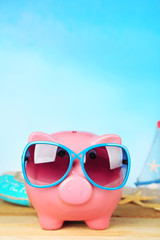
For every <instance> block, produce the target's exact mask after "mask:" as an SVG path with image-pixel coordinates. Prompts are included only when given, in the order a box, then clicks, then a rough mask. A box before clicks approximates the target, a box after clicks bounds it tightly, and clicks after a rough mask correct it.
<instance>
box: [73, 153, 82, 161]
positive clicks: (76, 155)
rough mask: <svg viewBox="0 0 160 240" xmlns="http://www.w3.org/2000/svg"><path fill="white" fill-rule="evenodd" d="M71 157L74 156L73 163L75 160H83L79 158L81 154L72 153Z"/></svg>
mask: <svg viewBox="0 0 160 240" xmlns="http://www.w3.org/2000/svg"><path fill="white" fill-rule="evenodd" d="M71 155H72V161H74V160H75V159H79V160H81V157H80V156H79V154H76V153H72V154H71Z"/></svg>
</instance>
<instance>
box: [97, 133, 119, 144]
mask: <svg viewBox="0 0 160 240" xmlns="http://www.w3.org/2000/svg"><path fill="white" fill-rule="evenodd" d="M100 143H117V144H121V138H120V136H118V135H115V134H105V135H102V136H98V137H96V138H95V139H94V141H93V144H100Z"/></svg>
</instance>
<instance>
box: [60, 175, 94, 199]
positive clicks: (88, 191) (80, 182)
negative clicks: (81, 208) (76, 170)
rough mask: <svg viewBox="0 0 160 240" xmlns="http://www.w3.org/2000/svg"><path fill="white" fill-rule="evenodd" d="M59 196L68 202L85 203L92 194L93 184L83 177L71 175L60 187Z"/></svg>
mask: <svg viewBox="0 0 160 240" xmlns="http://www.w3.org/2000/svg"><path fill="white" fill-rule="evenodd" d="M58 192H59V197H60V198H61V200H63V201H64V202H65V203H68V204H83V203H85V202H87V201H88V200H89V199H90V198H91V196H92V186H91V184H90V183H89V182H88V181H87V180H86V179H85V178H83V177H69V178H67V179H66V180H65V181H64V182H62V183H61V184H60V186H59V189H58Z"/></svg>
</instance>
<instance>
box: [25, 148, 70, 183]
mask: <svg viewBox="0 0 160 240" xmlns="http://www.w3.org/2000/svg"><path fill="white" fill-rule="evenodd" d="M69 163H70V157H69V153H68V152H67V151H66V150H65V149H64V148H60V147H57V146H55V145H50V144H34V145H31V146H30V147H29V148H28V149H27V151H26V155H25V172H26V176H27V178H28V180H29V181H30V182H31V183H32V184H35V185H40V186H42V185H43V186H45V185H49V184H52V183H55V182H57V181H58V180H60V179H61V178H62V177H63V176H64V174H65V173H66V172H67V170H68V167H69Z"/></svg>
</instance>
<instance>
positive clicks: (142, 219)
mask: <svg viewBox="0 0 160 240" xmlns="http://www.w3.org/2000/svg"><path fill="white" fill-rule="evenodd" d="M142 238H143V239H148V240H150V239H157V240H158V239H159V240H160V211H156V210H153V209H147V208H142V207H139V206H136V205H134V204H126V205H120V206H118V207H117V209H116V211H115V212H114V214H113V216H112V218H111V222H110V226H109V228H108V229H106V230H91V229H89V228H88V227H87V226H86V225H85V223H84V222H65V223H64V225H63V227H62V229H60V230H54V231H45V230H42V229H41V228H40V226H39V223H38V219H37V214H36V212H35V210H34V209H33V208H31V207H22V206H18V205H13V204H10V203H7V202H4V201H2V200H0V240H1V239H2V240H8V239H9V240H16V239H22V240H23V239H25V240H26V239H31V240H41V239H42V240H44V239H47V240H50V239H54V240H64V239H66V240H68V239H75V240H80V239H85V240H89V239H90V240H91V239H92V240H101V239H107V240H110V239H128V240H132V239H134V240H135V239H142Z"/></svg>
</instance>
